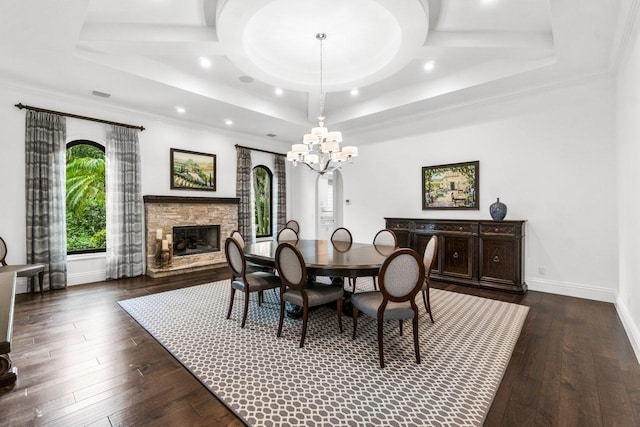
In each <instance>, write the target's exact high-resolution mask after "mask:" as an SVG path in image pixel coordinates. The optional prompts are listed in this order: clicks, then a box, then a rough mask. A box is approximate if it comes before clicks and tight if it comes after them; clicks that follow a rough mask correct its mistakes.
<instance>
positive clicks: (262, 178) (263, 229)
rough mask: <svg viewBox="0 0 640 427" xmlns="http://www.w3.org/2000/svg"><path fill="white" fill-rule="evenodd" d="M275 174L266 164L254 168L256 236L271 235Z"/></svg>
mask: <svg viewBox="0 0 640 427" xmlns="http://www.w3.org/2000/svg"><path fill="white" fill-rule="evenodd" d="M272 183H273V175H272V174H271V171H270V170H269V169H268V168H267V167H266V166H256V167H254V168H253V193H254V195H255V212H254V221H255V224H256V237H271V236H272V235H273V231H272V229H271V212H272V211H273V209H272V202H271V196H272V194H273V184H272Z"/></svg>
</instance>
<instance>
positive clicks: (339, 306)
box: [336, 298, 343, 333]
mask: <svg viewBox="0 0 640 427" xmlns="http://www.w3.org/2000/svg"><path fill="white" fill-rule="evenodd" d="M342 303H343V300H342V298H340V299H338V301H336V308H337V311H338V325H340V333H342V332H343V329H342Z"/></svg>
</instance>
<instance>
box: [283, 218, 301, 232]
mask: <svg viewBox="0 0 640 427" xmlns="http://www.w3.org/2000/svg"><path fill="white" fill-rule="evenodd" d="M284 226H285V228H290V229H292V230H293V231H295V232H296V233H298V234H299V233H300V224H298V221H296V220H295V219H290V220H289V221H287V223H286V224H285V225H284Z"/></svg>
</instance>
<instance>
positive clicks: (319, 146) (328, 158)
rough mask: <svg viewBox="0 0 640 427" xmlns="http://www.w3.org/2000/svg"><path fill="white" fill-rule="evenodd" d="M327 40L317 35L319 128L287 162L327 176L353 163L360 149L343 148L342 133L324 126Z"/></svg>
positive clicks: (293, 147)
mask: <svg viewBox="0 0 640 427" xmlns="http://www.w3.org/2000/svg"><path fill="white" fill-rule="evenodd" d="M326 38H327V35H326V34H325V33H318V34H316V39H317V40H318V41H320V116H319V117H318V126H317V127H314V128H311V133H308V134H306V135H305V136H304V137H303V138H302V144H293V145H292V146H291V151H289V152H288V153H287V160H289V161H290V162H293V165H294V166H298V163H302V164H304V165H306V166H307V167H308V168H309V169H311V170H312V171H315V172H318V173H319V174H320V175H323V174H325V173H326V172H330V171H333V170H336V169H339V168H340V166H342V163H344V162H348V163H351V162H353V158H354V157H357V156H358V147H343V148H342V150H341V149H340V143H341V142H342V133H341V132H329V129H327V128H326V127H325V126H324V121H325V117H324V96H325V94H324V91H323V87H322V41H323V40H324V39H326Z"/></svg>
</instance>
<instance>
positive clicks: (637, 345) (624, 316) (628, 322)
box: [615, 298, 640, 363]
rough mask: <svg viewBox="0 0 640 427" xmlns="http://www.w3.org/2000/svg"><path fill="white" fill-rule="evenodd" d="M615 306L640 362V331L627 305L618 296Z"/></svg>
mask: <svg viewBox="0 0 640 427" xmlns="http://www.w3.org/2000/svg"><path fill="white" fill-rule="evenodd" d="M615 306H616V310H617V311H618V316H619V317H620V321H621V322H622V326H624V330H625V332H626V333H627V337H628V338H629V342H630V343H631V347H633V351H634V352H635V354H636V359H637V360H638V363H640V331H639V330H638V327H637V326H636V324H635V323H634V322H633V319H632V318H631V316H630V315H629V310H628V309H627V306H626V305H625V304H623V303H622V301H620V298H618V301H617V302H616V304H615Z"/></svg>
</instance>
